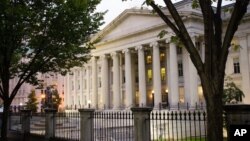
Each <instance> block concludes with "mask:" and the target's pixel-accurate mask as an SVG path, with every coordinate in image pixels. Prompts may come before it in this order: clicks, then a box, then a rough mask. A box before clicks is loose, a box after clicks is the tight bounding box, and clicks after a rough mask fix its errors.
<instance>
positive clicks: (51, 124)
mask: <svg viewBox="0 0 250 141" xmlns="http://www.w3.org/2000/svg"><path fill="white" fill-rule="evenodd" d="M44 111H45V139H46V140H49V139H50V138H54V137H55V128H56V118H55V113H56V111H57V110H56V109H50V108H47V109H45V110H44Z"/></svg>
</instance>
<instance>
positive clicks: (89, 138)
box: [78, 109, 95, 141]
mask: <svg viewBox="0 0 250 141" xmlns="http://www.w3.org/2000/svg"><path fill="white" fill-rule="evenodd" d="M78 111H79V112H80V141H93V140H94V134H93V131H92V129H93V126H94V120H93V119H94V116H93V115H94V112H95V110H94V109H79V110H78Z"/></svg>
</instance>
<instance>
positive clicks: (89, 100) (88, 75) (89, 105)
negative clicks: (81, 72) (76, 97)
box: [85, 65, 92, 108]
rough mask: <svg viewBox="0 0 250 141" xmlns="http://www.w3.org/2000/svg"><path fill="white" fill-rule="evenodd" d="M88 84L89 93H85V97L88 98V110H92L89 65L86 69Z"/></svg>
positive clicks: (87, 90)
mask: <svg viewBox="0 0 250 141" xmlns="http://www.w3.org/2000/svg"><path fill="white" fill-rule="evenodd" d="M86 69H87V70H86V79H87V80H86V82H87V84H86V92H87V93H85V95H86V98H87V106H88V108H90V107H91V102H92V101H91V95H90V77H91V76H90V66H89V65H87V67H86Z"/></svg>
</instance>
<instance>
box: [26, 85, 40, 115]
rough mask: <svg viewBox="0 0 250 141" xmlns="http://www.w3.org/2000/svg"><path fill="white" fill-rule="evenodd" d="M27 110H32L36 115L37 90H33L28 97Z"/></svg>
mask: <svg viewBox="0 0 250 141" xmlns="http://www.w3.org/2000/svg"><path fill="white" fill-rule="evenodd" d="M25 108H26V109H29V110H31V111H32V112H34V113H36V112H37V109H38V101H37V98H36V93H35V90H32V91H31V93H30V94H29V95H28V101H27V102H26V105H25Z"/></svg>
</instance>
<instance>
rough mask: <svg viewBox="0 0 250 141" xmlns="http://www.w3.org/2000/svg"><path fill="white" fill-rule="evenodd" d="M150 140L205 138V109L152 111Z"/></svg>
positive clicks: (165, 140)
mask: <svg viewBox="0 0 250 141" xmlns="http://www.w3.org/2000/svg"><path fill="white" fill-rule="evenodd" d="M150 124H151V140H153V141H168V140H183V141H189V140H195V141H204V140H206V113H205V111H163V110H162V111H153V112H151V115H150Z"/></svg>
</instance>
